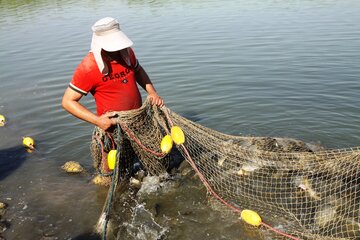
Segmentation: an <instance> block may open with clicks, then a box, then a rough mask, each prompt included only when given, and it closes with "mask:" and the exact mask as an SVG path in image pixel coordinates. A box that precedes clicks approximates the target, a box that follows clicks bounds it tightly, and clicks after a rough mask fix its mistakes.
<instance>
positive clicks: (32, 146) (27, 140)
mask: <svg viewBox="0 0 360 240" xmlns="http://www.w3.org/2000/svg"><path fill="white" fill-rule="evenodd" d="M23 144H24V146H25V147H27V148H30V149H35V141H34V139H32V138H31V137H23Z"/></svg>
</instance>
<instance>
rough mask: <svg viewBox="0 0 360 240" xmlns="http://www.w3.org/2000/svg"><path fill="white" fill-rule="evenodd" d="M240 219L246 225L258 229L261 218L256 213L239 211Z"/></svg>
mask: <svg viewBox="0 0 360 240" xmlns="http://www.w3.org/2000/svg"><path fill="white" fill-rule="evenodd" d="M240 216H241V219H243V220H244V221H245V222H246V223H248V224H250V225H252V226H254V227H258V226H260V225H261V222H262V220H261V217H260V216H259V214H257V212H255V211H252V210H248V209H246V210H243V211H241V214H240Z"/></svg>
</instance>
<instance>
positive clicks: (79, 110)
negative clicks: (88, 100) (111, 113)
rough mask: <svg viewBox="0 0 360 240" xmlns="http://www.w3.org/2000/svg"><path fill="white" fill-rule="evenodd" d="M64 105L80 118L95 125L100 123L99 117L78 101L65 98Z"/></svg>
mask: <svg viewBox="0 0 360 240" xmlns="http://www.w3.org/2000/svg"><path fill="white" fill-rule="evenodd" d="M62 106H63V108H64V109H65V110H66V111H68V112H69V113H71V114H72V115H74V116H75V117H77V118H80V119H82V120H84V121H86V122H89V123H92V124H94V125H98V124H99V117H98V116H97V115H95V114H94V113H92V112H91V111H90V110H88V109H87V108H85V107H84V106H83V105H82V104H80V103H79V102H77V101H74V100H65V101H63V103H62Z"/></svg>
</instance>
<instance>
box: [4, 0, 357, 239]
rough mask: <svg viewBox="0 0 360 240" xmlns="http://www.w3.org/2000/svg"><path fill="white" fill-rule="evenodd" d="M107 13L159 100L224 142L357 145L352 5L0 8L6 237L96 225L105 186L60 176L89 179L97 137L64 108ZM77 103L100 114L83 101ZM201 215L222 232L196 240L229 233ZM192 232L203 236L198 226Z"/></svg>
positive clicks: (63, 233) (183, 1) (183, 0)
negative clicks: (81, 171) (68, 165)
mask: <svg viewBox="0 0 360 240" xmlns="http://www.w3.org/2000/svg"><path fill="white" fill-rule="evenodd" d="M104 16H114V17H116V18H118V19H120V21H121V23H122V28H123V29H124V31H125V32H126V33H127V35H128V36H129V37H130V38H131V39H132V40H133V41H134V42H135V45H134V49H135V51H136V53H137V56H138V58H139V60H140V62H141V63H142V65H143V66H144V68H145V69H146V70H147V72H148V74H149V75H150V77H151V79H152V80H153V82H154V84H155V86H156V88H157V90H158V92H159V94H160V95H162V97H163V98H164V99H165V101H166V104H167V106H168V107H169V108H171V109H172V110H174V111H176V112H178V113H179V114H181V115H184V116H186V117H189V118H191V119H194V120H196V121H198V122H199V123H200V124H202V125H205V126H208V127H210V128H213V129H216V130H218V131H221V132H225V133H229V134H236V135H240V134H241V135H254V136H280V137H293V138H297V139H301V140H304V141H306V142H313V143H320V144H322V145H324V146H326V147H328V148H343V147H351V146H359V145H360V99H359V91H360V80H359V79H360V68H359V66H360V58H359V55H360V25H359V22H360V1H358V0H348V1H336V0H323V1H306V0H304V1H281V0H280V1H251V0H240V1H238V0H236V1H235V0H229V1H225V2H224V1H214V0H209V1H187V0H170V1H161V0H153V1H136V0H133V1H131V0H129V1H114V0H109V1H101V2H100V1H72V0H64V1H10V0H5V1H0V40H1V44H0V69H1V71H0V82H1V85H0V86H1V88H0V114H3V115H5V116H6V117H7V119H8V125H7V126H6V127H5V128H1V129H0V136H1V137H0V157H1V158H0V167H1V168H0V201H5V202H7V203H9V209H8V212H7V218H8V220H9V221H10V223H11V228H10V229H9V230H7V231H6V232H5V234H4V236H5V237H6V238H8V239H40V238H41V237H42V236H55V237H58V239H71V238H74V237H75V236H78V235H80V234H82V233H84V232H88V231H91V230H92V228H93V225H94V224H95V223H96V221H97V218H98V216H99V214H100V211H101V207H102V204H103V202H104V197H105V194H106V189H103V188H99V187H96V186H93V185H92V184H89V183H88V180H89V177H88V176H69V175H67V174H65V173H63V172H62V171H61V169H60V167H61V165H62V164H63V163H65V162H66V161H70V160H76V161H79V162H80V163H81V164H83V165H84V166H85V167H86V168H88V169H91V158H90V154H89V147H88V145H89V141H90V135H91V131H92V126H90V125H89V124H86V123H83V122H81V121H80V120H77V119H75V118H74V117H72V116H70V115H69V114H67V113H66V112H65V111H64V110H63V109H62V108H61V106H60V101H61V97H62V94H63V92H64V90H65V88H66V87H67V85H68V83H69V81H70V79H71V76H72V73H73V71H74V69H75V68H76V66H77V64H78V63H79V62H80V61H81V59H82V57H83V56H85V55H86V53H87V51H88V50H89V46H90V40H91V32H90V27H91V25H92V24H93V23H94V22H95V21H96V20H98V19H99V18H101V17H104ZM82 103H83V104H85V105H86V106H87V107H89V108H90V109H92V110H94V103H93V100H92V98H91V96H87V97H85V98H84V99H82ZM25 135H31V136H32V137H34V138H35V139H36V142H37V144H38V151H37V152H34V153H32V154H29V153H26V152H25V151H24V150H23V148H22V147H21V138H22V136H25ZM188 194H190V193H188ZM199 198H200V197H199ZM172 201H174V200H172V199H169V207H171V204H170V203H171V202H172ZM199 201H203V199H199ZM209 212H210V213H209V215H206V214H203V215H199V216H198V219H196V221H197V222H200V223H204V222H205V223H207V222H209V224H210V225H208V226H207V227H206V228H207V229H208V228H209V229H211V224H214V226H216V228H213V229H216V230H217V231H216V232H215V233H212V235H209V234H208V233H206V231H204V235H202V236H197V239H200V238H202V239H223V238H222V236H224V235H222V234H220V233H221V231H226V229H221V228H219V225H218V224H216V221H214V220H216V218H217V217H218V216H217V215H216V214H214V213H211V212H212V211H211V210H210V209H209ZM184 224H186V223H184ZM192 226H193V228H194V229H191V227H192ZM187 227H188V231H192V230H194V231H197V232H199V229H198V227H199V225H196V224H194V223H193V222H192V223H191V224H188V225H187ZM168 234H171V233H168ZM234 235H235V234H234ZM239 237H240V236H239ZM240 238H241V237H240ZM243 238H244V239H246V237H243ZM179 239H181V237H179ZM228 239H229V238H228ZM234 239H235V238H234ZM236 239H238V237H237V238H236Z"/></svg>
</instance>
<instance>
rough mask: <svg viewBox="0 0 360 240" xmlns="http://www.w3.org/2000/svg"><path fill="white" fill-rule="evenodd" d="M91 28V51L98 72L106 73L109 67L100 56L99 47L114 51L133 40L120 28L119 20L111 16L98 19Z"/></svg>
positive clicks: (124, 46)
mask: <svg viewBox="0 0 360 240" xmlns="http://www.w3.org/2000/svg"><path fill="white" fill-rule="evenodd" d="M91 29H92V31H93V36H92V41H91V52H93V54H94V57H95V61H96V63H97V65H98V68H99V70H100V72H101V73H102V74H103V75H107V74H108V73H109V68H108V66H107V65H106V63H105V62H104V60H103V58H102V56H101V49H104V50H105V51H108V52H115V51H119V50H121V49H124V48H128V47H131V46H132V45H133V42H132V41H131V40H130V39H129V38H128V37H127V36H126V35H125V34H124V33H123V32H122V31H121V30H120V24H119V22H118V21H117V20H116V19H114V18H112V17H106V18H102V19H100V20H99V21H97V22H96V23H95V24H94V25H93V26H92V27H91Z"/></svg>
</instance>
